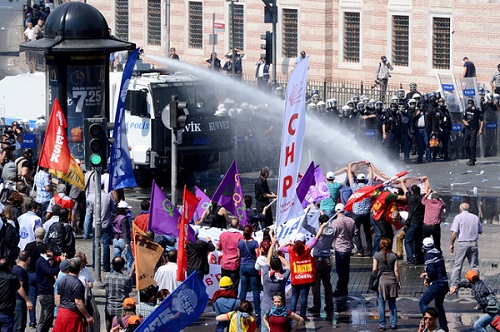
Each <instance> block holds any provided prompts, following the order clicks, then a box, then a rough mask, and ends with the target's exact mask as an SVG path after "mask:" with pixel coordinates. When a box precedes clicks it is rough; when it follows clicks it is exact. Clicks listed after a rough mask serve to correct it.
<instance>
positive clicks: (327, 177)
mask: <svg viewBox="0 0 500 332" xmlns="http://www.w3.org/2000/svg"><path fill="white" fill-rule="evenodd" d="M326 179H327V180H335V174H333V172H327V173H326Z"/></svg>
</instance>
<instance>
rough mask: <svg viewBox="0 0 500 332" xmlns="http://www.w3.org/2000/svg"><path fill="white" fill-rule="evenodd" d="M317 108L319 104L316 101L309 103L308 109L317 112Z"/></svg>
mask: <svg viewBox="0 0 500 332" xmlns="http://www.w3.org/2000/svg"><path fill="white" fill-rule="evenodd" d="M317 110H318V106H317V105H316V104H315V103H309V105H307V111H310V112H316V111H317Z"/></svg>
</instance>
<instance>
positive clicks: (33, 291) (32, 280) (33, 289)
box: [28, 272, 38, 325]
mask: <svg viewBox="0 0 500 332" xmlns="http://www.w3.org/2000/svg"><path fill="white" fill-rule="evenodd" d="M28 279H29V286H30V289H29V294H28V296H29V298H30V301H31V303H33V310H31V311H30V312H29V314H30V325H36V305H35V304H36V297H37V295H38V284H37V282H36V272H33V273H28Z"/></svg>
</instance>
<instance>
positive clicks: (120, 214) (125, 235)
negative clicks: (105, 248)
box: [111, 201, 134, 269]
mask: <svg viewBox="0 0 500 332" xmlns="http://www.w3.org/2000/svg"><path fill="white" fill-rule="evenodd" d="M129 215H130V206H129V205H128V203H127V202H125V201H120V202H119V203H118V205H117V206H116V215H115V217H114V218H113V219H112V220H111V225H112V227H113V257H118V256H121V255H122V254H125V259H126V261H127V266H128V268H129V269H131V268H132V262H133V261H134V257H133V256H132V250H131V247H130V225H131V222H132V221H131V220H130V216H129Z"/></svg>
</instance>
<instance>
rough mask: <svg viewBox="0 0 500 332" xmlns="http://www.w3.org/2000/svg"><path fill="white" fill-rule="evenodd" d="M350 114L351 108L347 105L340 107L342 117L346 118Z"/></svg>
mask: <svg viewBox="0 0 500 332" xmlns="http://www.w3.org/2000/svg"><path fill="white" fill-rule="evenodd" d="M350 114H351V108H350V107H349V105H344V106H342V116H343V117H344V118H348V117H349V115H350Z"/></svg>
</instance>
